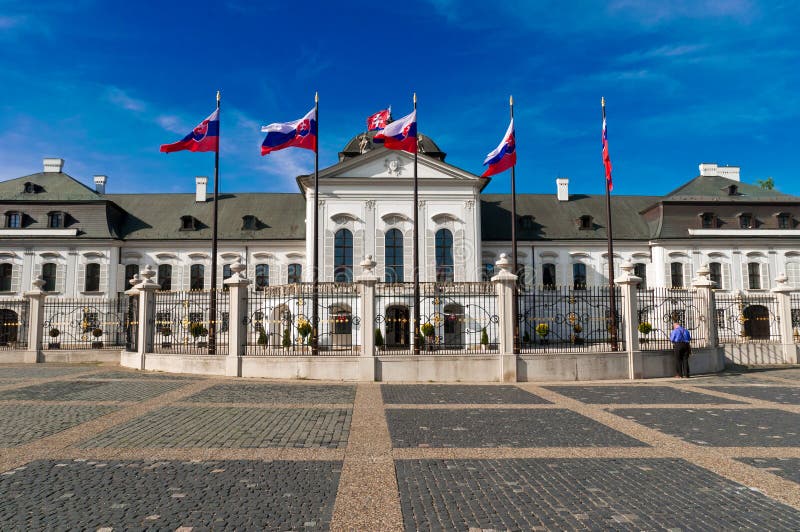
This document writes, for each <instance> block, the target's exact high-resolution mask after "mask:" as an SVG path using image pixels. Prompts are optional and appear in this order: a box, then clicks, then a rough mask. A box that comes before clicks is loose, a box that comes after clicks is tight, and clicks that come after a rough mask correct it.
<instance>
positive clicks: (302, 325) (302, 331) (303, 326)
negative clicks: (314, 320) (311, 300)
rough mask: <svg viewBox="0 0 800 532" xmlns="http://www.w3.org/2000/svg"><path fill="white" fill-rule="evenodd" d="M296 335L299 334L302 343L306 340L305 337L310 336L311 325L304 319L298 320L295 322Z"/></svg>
mask: <svg viewBox="0 0 800 532" xmlns="http://www.w3.org/2000/svg"><path fill="white" fill-rule="evenodd" d="M297 334H299V335H300V337H301V338H302V339H303V340H304V341H305V339H306V336H308V335H309V334H311V323H310V322H309V321H308V320H307V319H305V318H300V319H299V320H298V321H297Z"/></svg>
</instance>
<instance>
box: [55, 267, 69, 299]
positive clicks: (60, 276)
mask: <svg viewBox="0 0 800 532" xmlns="http://www.w3.org/2000/svg"><path fill="white" fill-rule="evenodd" d="M66 287H67V265H66V264H58V265H57V266H56V292H58V293H60V294H65V293H66Z"/></svg>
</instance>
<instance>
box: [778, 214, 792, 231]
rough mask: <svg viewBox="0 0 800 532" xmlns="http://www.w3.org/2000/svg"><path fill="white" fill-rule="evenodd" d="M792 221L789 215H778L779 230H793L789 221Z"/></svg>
mask: <svg viewBox="0 0 800 532" xmlns="http://www.w3.org/2000/svg"><path fill="white" fill-rule="evenodd" d="M790 220H791V218H790V216H789V215H788V214H779V215H778V229H791V227H789V226H790V223H789V221H790Z"/></svg>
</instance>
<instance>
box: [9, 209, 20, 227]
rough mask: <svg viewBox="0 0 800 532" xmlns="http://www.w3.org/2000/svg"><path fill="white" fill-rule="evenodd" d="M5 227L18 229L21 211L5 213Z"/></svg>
mask: <svg viewBox="0 0 800 532" xmlns="http://www.w3.org/2000/svg"><path fill="white" fill-rule="evenodd" d="M6 227H7V228H9V229H19V228H21V227H22V213H21V212H17V211H11V212H7V213H6Z"/></svg>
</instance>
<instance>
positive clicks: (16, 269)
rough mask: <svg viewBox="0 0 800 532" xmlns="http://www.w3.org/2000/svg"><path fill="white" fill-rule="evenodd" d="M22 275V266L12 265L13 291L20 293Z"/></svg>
mask: <svg viewBox="0 0 800 532" xmlns="http://www.w3.org/2000/svg"><path fill="white" fill-rule="evenodd" d="M21 275H22V265H21V264H13V263H12V264H11V291H12V292H19V284H20V281H21V279H20V277H21Z"/></svg>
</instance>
